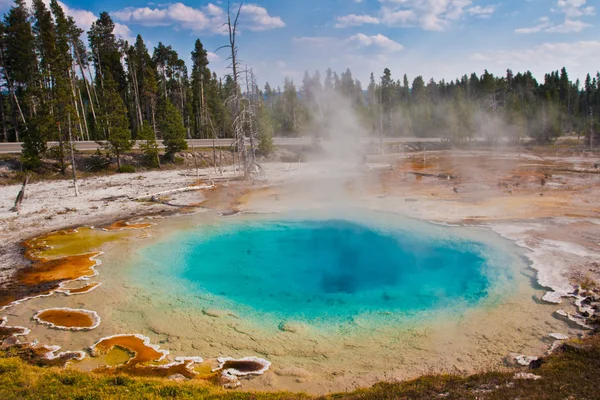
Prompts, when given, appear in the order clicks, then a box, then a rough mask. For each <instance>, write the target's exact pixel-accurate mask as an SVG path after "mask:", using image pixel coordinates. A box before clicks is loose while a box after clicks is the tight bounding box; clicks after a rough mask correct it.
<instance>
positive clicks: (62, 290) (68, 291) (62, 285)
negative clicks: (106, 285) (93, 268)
mask: <svg viewBox="0 0 600 400" xmlns="http://www.w3.org/2000/svg"><path fill="white" fill-rule="evenodd" d="M89 279H90V278H88V277H81V278H78V279H75V280H72V281H66V282H61V283H60V285H58V289H56V290H55V291H54V293H63V294H64V295H66V296H77V295H80V294H86V293H89V292H91V291H93V290H96V289H98V288H99V287H100V286H102V282H92V283H90V284H88V285H87V286H92V285H93V286H92V287H91V288H89V289H88V290H86V291H85V292H76V293H73V290H77V289H68V288H65V286H66V285H67V284H69V283H72V282H76V281H88V280H89Z"/></svg>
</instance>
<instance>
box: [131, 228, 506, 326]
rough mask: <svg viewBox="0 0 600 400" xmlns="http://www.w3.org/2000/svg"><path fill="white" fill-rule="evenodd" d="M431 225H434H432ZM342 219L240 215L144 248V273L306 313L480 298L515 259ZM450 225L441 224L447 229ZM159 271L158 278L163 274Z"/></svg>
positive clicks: (404, 309) (433, 234) (464, 303)
mask: <svg viewBox="0 0 600 400" xmlns="http://www.w3.org/2000/svg"><path fill="white" fill-rule="evenodd" d="M428 229H429V228H428ZM449 230H450V228H445V227H434V226H433V225H432V227H431V229H430V232H429V231H428V230H423V229H418V230H414V231H413V230H410V229H404V228H401V227H400V228H397V229H390V228H389V227H387V228H378V227H373V226H369V225H365V224H361V223H357V222H350V221H345V220H328V221H325V220H308V221H297V220H290V221H272V220H271V221H261V220H258V221H256V220H254V221H239V222H234V223H226V224H221V225H213V226H210V227H198V228H195V229H192V230H185V231H182V232H179V233H177V234H175V235H173V236H170V237H168V238H167V239H165V240H163V241H160V242H159V243H157V244H155V245H153V246H150V247H147V248H144V249H142V250H141V257H142V259H143V262H144V264H145V265H146V268H144V271H145V274H146V279H149V278H148V275H152V276H153V279H155V282H156V281H158V282H159V283H158V285H159V286H160V282H163V283H164V287H165V290H167V289H166V288H167V287H169V288H170V289H168V290H173V289H172V286H170V285H169V282H170V281H173V282H177V284H178V285H179V286H183V287H181V288H179V289H176V290H180V291H181V292H182V295H183V293H185V294H187V295H189V294H196V295H198V297H199V298H209V299H210V301H211V305H212V306H217V307H218V306H219V305H222V306H223V307H227V308H229V309H231V308H233V309H234V310H235V309H239V310H241V312H244V310H245V311H248V310H251V311H252V312H253V313H255V314H256V313H258V315H260V314H261V313H264V314H265V315H275V316H277V317H278V318H293V319H299V320H314V319H321V320H323V319H330V318H333V319H340V318H348V317H352V316H355V315H358V314H363V313H373V312H377V313H382V312H384V313H404V314H414V313H418V312H423V311H428V310H442V309H450V310H451V309H453V308H459V307H463V308H464V307H471V306H477V305H478V304H479V303H480V302H482V301H483V300H485V299H486V298H487V297H488V296H489V294H490V291H491V290H492V289H493V288H494V287H495V285H496V284H497V282H495V281H496V280H502V281H503V284H506V282H510V280H511V273H512V269H510V268H507V266H506V265H501V264H502V263H505V262H508V260H506V259H504V258H503V254H502V251H501V250H499V249H496V248H494V247H493V246H492V245H490V244H488V243H484V242H479V241H476V240H472V239H465V238H462V237H458V236H457V237H454V236H453V235H452V234H448V231H449ZM440 232H444V234H440ZM157 276H158V278H157Z"/></svg>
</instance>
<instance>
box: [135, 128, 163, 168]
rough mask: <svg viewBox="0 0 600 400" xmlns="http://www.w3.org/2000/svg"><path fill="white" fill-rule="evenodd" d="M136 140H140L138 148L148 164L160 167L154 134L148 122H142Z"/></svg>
mask: <svg viewBox="0 0 600 400" xmlns="http://www.w3.org/2000/svg"><path fill="white" fill-rule="evenodd" d="M138 140H141V141H142V143H141V144H140V148H141V149H142V152H143V153H144V157H145V158H146V162H147V163H148V165H150V166H151V167H155V168H158V167H160V162H159V161H160V159H159V155H158V143H157V142H156V134H155V133H154V129H152V127H151V126H150V124H149V123H148V122H144V125H143V127H142V130H141V132H140V134H139V136H138Z"/></svg>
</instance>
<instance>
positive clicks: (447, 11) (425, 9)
mask: <svg viewBox="0 0 600 400" xmlns="http://www.w3.org/2000/svg"><path fill="white" fill-rule="evenodd" d="M379 2H380V3H382V5H381V8H380V9H379V11H378V14H377V15H376V16H375V15H355V14H350V15H345V16H340V17H337V18H336V20H337V24H336V27H337V28H343V27H346V26H360V25H365V24H376V23H383V24H386V25H387V26H392V27H395V26H400V27H412V26H418V27H420V28H422V29H425V30H431V31H443V30H446V29H448V28H449V27H450V26H451V25H452V23H453V22H454V21H457V20H459V19H460V18H462V17H463V16H464V15H465V13H466V14H468V15H473V16H477V17H488V16H490V15H491V14H493V13H494V11H495V9H496V6H494V5H489V6H485V7H481V6H474V7H470V6H471V5H472V4H473V0H379Z"/></svg>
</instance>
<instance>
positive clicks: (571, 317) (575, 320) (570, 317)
mask: <svg viewBox="0 0 600 400" xmlns="http://www.w3.org/2000/svg"><path fill="white" fill-rule="evenodd" d="M554 313H555V314H556V315H558V316H560V317H562V318H563V319H565V320H568V321H571V322H573V323H575V324H577V325H579V326H580V327H581V328H584V329H593V328H592V327H591V326H589V325H588V324H586V323H585V322H586V321H585V318H583V317H579V316H577V315H573V314H571V313H570V312H567V311H565V310H556V311H555V312H554Z"/></svg>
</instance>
